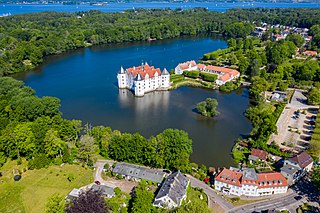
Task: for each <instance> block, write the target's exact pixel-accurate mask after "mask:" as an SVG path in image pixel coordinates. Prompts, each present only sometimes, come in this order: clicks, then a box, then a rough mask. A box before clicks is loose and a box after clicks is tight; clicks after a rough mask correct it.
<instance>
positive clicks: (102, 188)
mask: <svg viewBox="0 0 320 213" xmlns="http://www.w3.org/2000/svg"><path fill="white" fill-rule="evenodd" d="M91 190H93V191H96V192H99V193H100V194H101V195H102V196H104V197H105V198H112V197H113V196H114V195H115V193H114V190H113V188H111V187H109V186H106V185H98V184H93V185H92V187H91Z"/></svg>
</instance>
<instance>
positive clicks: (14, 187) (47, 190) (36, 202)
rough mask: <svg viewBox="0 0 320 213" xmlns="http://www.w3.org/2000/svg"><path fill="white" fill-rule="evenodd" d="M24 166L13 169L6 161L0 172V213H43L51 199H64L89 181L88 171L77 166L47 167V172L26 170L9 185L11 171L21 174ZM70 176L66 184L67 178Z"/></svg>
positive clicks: (15, 164)
mask: <svg viewBox="0 0 320 213" xmlns="http://www.w3.org/2000/svg"><path fill="white" fill-rule="evenodd" d="M25 168H27V162H25V161H24V162H22V164H21V165H17V162H16V161H8V162H7V163H6V164H5V165H4V166H3V167H2V168H0V171H1V172H3V173H4V174H3V176H2V177H0V212H15V213H19V212H35V213H41V212H44V208H45V204H46V201H47V199H48V197H50V196H51V195H53V194H54V193H59V194H61V195H63V196H65V195H67V194H68V193H69V192H70V191H71V190H72V189H73V188H79V187H81V186H84V185H87V184H89V183H90V182H92V181H93V172H92V170H91V169H86V168H83V167H82V166H81V165H68V164H65V165H63V166H62V167H60V166H50V167H49V168H47V169H39V170H28V171H26V172H23V173H22V179H21V180H20V181H18V182H15V181H13V173H12V171H13V169H18V170H20V171H23V170H24V169H25ZM68 176H73V177H74V180H73V181H72V182H70V181H69V180H68V179H67V178H68Z"/></svg>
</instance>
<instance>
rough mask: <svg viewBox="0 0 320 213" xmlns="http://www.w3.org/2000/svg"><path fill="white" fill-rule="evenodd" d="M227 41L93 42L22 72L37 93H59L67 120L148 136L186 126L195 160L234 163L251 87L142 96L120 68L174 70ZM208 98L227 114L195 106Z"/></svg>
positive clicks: (245, 129) (184, 89) (246, 123)
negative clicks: (124, 86)
mask: <svg viewBox="0 0 320 213" xmlns="http://www.w3.org/2000/svg"><path fill="white" fill-rule="evenodd" d="M226 47H227V43H226V42H225V41H224V40H221V39H219V38H207V37H185V38H180V39H172V40H162V41H155V42H151V43H148V42H135V43H124V44H114V45H106V46H99V47H91V48H85V49H80V50H76V51H72V52H69V53H65V54H62V55H58V56H51V57H48V58H46V59H45V62H44V63H43V65H41V66H40V67H38V68H37V69H35V70H34V71H33V72H28V73H23V74H19V75H17V76H16V78H18V79H20V80H23V81H25V83H26V84H27V85H29V86H31V87H32V88H33V89H35V90H36V93H37V95H38V96H55V97H58V98H60V99H61V105H62V106H61V111H62V112H63V116H64V117H65V118H68V119H81V120H82V121H83V123H89V124H92V125H105V126H111V127H112V128H113V129H119V130H120V131H122V132H131V133H133V132H139V133H141V134H142V135H144V136H146V137H150V136H151V135H156V134H158V133H160V132H162V131H163V130H164V129H166V128H178V129H183V130H185V131H187V132H188V133H189V136H190V138H191V139H192V140H193V154H192V156H191V160H192V161H193V162H196V163H198V164H205V165H207V166H216V167H218V166H230V165H233V160H232V158H231V156H230V151H231V148H232V146H233V143H234V140H236V139H237V138H238V137H239V136H241V134H248V133H249V132H250V130H251V124H250V122H249V121H248V120H247V119H246V118H245V117H244V112H245V110H246V108H247V107H248V104H249V98H248V90H247V89H246V88H242V89H238V90H237V91H235V92H232V93H230V94H222V93H219V92H217V91H212V90H205V89H200V88H189V87H181V88H179V89H177V90H174V91H166V92H154V93H149V94H146V95H145V96H144V97H142V98H137V97H134V96H133V94H132V93H131V92H130V91H128V90H119V89H118V88H117V78H116V75H117V72H118V70H119V68H120V66H123V67H124V68H127V67H131V66H134V65H136V66H137V65H140V64H141V63H142V62H148V64H149V65H154V66H155V67H160V68H161V69H163V68H164V67H166V68H167V69H168V70H170V69H172V68H174V67H175V66H176V65H177V64H178V63H179V62H184V61H187V60H191V59H195V60H197V59H198V58H199V57H201V56H202V55H203V54H204V53H207V52H210V51H214V50H216V49H218V48H221V49H222V48H226ZM208 97H214V98H216V99H217V100H218V103H219V106H218V111H219V112H220V113H221V114H220V115H219V116H218V117H216V118H215V119H208V118H204V117H202V116H201V115H199V114H197V113H195V112H194V108H195V107H196V104H197V103H198V102H200V101H203V100H204V99H206V98H208Z"/></svg>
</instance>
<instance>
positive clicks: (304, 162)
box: [289, 152, 313, 168]
mask: <svg viewBox="0 0 320 213" xmlns="http://www.w3.org/2000/svg"><path fill="white" fill-rule="evenodd" d="M289 161H291V162H294V163H296V164H298V165H299V166H300V167H301V168H306V167H307V166H308V165H310V164H311V163H313V159H312V157H311V156H310V155H308V154H307V153H306V152H301V153H300V154H298V155H296V156H293V157H292V158H290V159H289Z"/></svg>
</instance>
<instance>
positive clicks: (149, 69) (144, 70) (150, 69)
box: [126, 64, 161, 78]
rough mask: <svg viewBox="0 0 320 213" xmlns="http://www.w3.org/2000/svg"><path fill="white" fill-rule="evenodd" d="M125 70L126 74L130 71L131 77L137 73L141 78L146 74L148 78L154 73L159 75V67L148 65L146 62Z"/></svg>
mask: <svg viewBox="0 0 320 213" xmlns="http://www.w3.org/2000/svg"><path fill="white" fill-rule="evenodd" d="M126 71H127V73H128V74H130V73H131V74H132V76H133V77H135V76H136V75H137V74H138V73H139V74H140V75H141V77H142V78H145V77H146V75H147V74H148V76H149V78H153V77H154V76H155V74H156V73H158V76H160V75H161V70H160V68H154V66H149V65H148V64H145V65H143V66H138V67H130V68H128V69H126Z"/></svg>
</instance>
